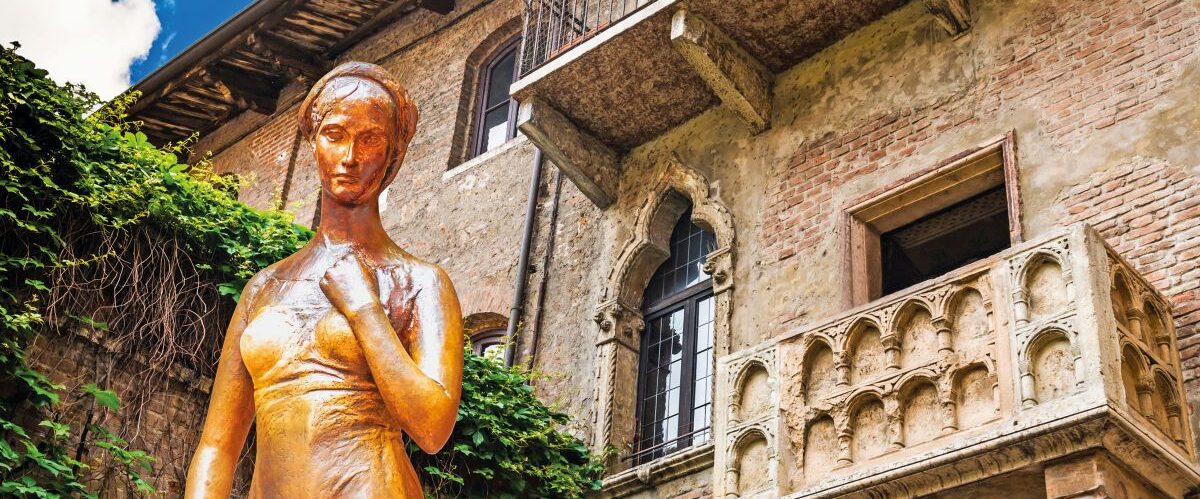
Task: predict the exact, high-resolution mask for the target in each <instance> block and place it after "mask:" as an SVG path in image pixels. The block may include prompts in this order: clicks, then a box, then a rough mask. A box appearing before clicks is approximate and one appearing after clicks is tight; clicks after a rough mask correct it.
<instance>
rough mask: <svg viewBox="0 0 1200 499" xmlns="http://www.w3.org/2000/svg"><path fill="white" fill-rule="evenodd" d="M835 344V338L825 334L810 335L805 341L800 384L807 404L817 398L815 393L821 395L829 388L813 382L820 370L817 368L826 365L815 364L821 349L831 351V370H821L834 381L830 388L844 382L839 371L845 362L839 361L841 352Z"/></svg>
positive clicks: (830, 380) (829, 379)
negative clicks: (834, 347)
mask: <svg viewBox="0 0 1200 499" xmlns="http://www.w3.org/2000/svg"><path fill="white" fill-rule="evenodd" d="M834 345H835V343H834V342H833V339H832V338H829V337H827V336H825V335H813V336H809V337H807V338H806V339H805V341H804V350H803V353H802V354H801V357H800V358H801V369H800V379H799V384H800V390H801V395H802V397H803V400H804V403H805V404H811V403H812V402H813V401H814V400H815V399H814V395H820V394H822V393H825V391H824V390H823V389H824V388H827V387H825V386H824V385H825V384H824V383H821V384H820V386H817V385H816V384H814V383H813V374H814V373H815V372H818V371H817V370H819V369H822V368H823V367H824V366H819V365H814V363H815V362H817V359H816V358H815V355H817V354H818V353H819V352H820V351H821V349H824V350H827V351H829V354H830V356H831V359H830V360H832V362H833V365H832V366H831V367H832V370H831V371H826V370H822V371H821V372H823V373H824V374H825V377H827V379H828V381H829V382H831V383H832V386H830V387H828V388H833V387H836V386H838V385H839V384H841V382H842V380H841V377H840V373H839V372H838V371H839V370H840V366H841V365H843V364H844V362H839V360H838V358H839V357H838V355H839V352H838V351H837V350H834V349H833V346H834Z"/></svg>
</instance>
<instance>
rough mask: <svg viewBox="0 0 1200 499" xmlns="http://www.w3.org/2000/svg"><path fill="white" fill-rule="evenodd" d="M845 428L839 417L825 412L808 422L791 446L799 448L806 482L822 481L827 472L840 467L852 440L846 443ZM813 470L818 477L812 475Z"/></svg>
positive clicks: (800, 463)
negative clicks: (836, 466)
mask: <svg viewBox="0 0 1200 499" xmlns="http://www.w3.org/2000/svg"><path fill="white" fill-rule="evenodd" d="M842 419H844V418H842ZM826 425H828V427H826ZM844 426H845V425H844V423H840V422H839V421H838V417H835V415H834V414H830V413H829V412H826V411H815V412H813V413H812V414H811V417H809V418H807V419H805V422H804V427H803V431H802V432H800V435H799V436H798V437H797V438H796V439H794V441H793V444H792V445H794V446H795V447H798V449H797V452H796V457H797V458H798V461H799V463H798V466H797V467H798V468H799V469H800V470H802V471H801V474H802V475H803V477H804V478H803V479H804V480H815V479H819V477H821V476H823V472H824V471H825V470H827V469H830V468H833V467H834V466H835V465H837V464H838V463H840V462H841V460H842V456H843V455H845V454H847V453H848V452H849V448H848V444H849V442H848V438H849V437H848V436H847V437H846V439H845V441H843V437H842V435H843V434H844V433H845V432H844V431H843V429H844ZM814 434H815V435H814ZM847 458H848V457H847ZM810 470H813V471H816V472H817V473H811V472H810Z"/></svg>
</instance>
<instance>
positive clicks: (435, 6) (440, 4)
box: [418, 0, 454, 14]
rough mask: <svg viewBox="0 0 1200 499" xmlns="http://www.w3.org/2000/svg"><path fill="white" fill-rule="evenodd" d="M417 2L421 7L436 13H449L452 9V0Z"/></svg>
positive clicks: (423, 0)
mask: <svg viewBox="0 0 1200 499" xmlns="http://www.w3.org/2000/svg"><path fill="white" fill-rule="evenodd" d="M418 3H419V4H420V5H421V7H422V8H424V9H427V10H431V11H434V12H437V13H438V14H449V13H450V11H452V10H454V0H419V1H418Z"/></svg>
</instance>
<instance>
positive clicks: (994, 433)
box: [713, 224, 1200, 498]
mask: <svg viewBox="0 0 1200 499" xmlns="http://www.w3.org/2000/svg"><path fill="white" fill-rule="evenodd" d="M717 383H718V385H717V386H720V387H723V388H724V389H718V390H717V392H716V393H717V394H719V395H722V394H723V395H724V396H725V398H726V400H716V401H715V403H714V405H713V407H716V408H717V409H716V414H714V417H715V435H716V439H717V440H716V442H715V446H716V457H715V461H716V463H715V466H714V487H715V492H716V493H715V497H723V498H731V497H784V496H786V497H792V498H800V497H835V496H836V497H843V496H847V495H850V496H858V495H862V496H865V497H889V498H891V497H915V496H923V495H927V494H933V493H938V492H942V491H945V490H948V489H952V488H954V487H956V486H959V485H963V484H968V483H972V482H977V481H979V480H984V479H987V478H989V477H992V476H998V475H1001V474H1005V473H1010V472H1013V471H1017V470H1025V471H1026V472H1028V470H1030V469H1033V470H1038V469H1040V468H1039V467H1040V466H1042V465H1043V464H1044V463H1046V462H1048V461H1051V460H1054V459H1057V458H1060V457H1064V456H1068V455H1076V454H1077V453H1080V452H1085V451H1102V452H1107V453H1108V455H1109V456H1112V458H1113V459H1115V460H1117V461H1119V462H1120V463H1122V465H1123V466H1125V467H1128V469H1131V470H1133V471H1134V472H1136V473H1137V474H1140V475H1141V476H1142V477H1144V478H1145V479H1146V481H1148V482H1150V483H1151V484H1152V485H1153V486H1154V487H1157V488H1158V489H1159V490H1160V491H1161V492H1162V493H1166V494H1168V495H1170V496H1172V497H1181V496H1182V495H1183V494H1184V492H1185V491H1186V490H1187V489H1188V488H1189V487H1192V486H1194V485H1196V484H1197V483H1200V476H1198V475H1197V471H1196V467H1195V457H1196V455H1195V448H1194V444H1193V436H1192V429H1191V428H1190V426H1189V423H1188V417H1187V406H1186V404H1185V402H1184V401H1185V398H1184V391H1183V390H1184V388H1183V383H1182V374H1181V369H1180V360H1179V351H1178V347H1177V346H1176V337H1175V331H1174V326H1173V321H1172V315H1171V307H1170V304H1169V302H1168V301H1167V299H1166V298H1164V297H1163V295H1162V294H1161V293H1159V292H1158V291H1156V290H1155V289H1154V288H1153V287H1152V286H1151V285H1150V284H1149V283H1147V282H1146V280H1145V279H1143V278H1142V277H1141V276H1139V275H1138V274H1137V272H1136V271H1134V270H1133V268H1132V267H1131V266H1130V265H1129V264H1128V263H1127V262H1125V261H1124V260H1122V259H1121V257H1120V255H1118V254H1116V253H1115V252H1114V251H1113V250H1112V248H1110V247H1109V246H1107V245H1106V244H1105V243H1104V242H1103V240H1102V239H1101V238H1100V236H1099V235H1098V234H1097V233H1096V232H1095V231H1094V230H1092V229H1091V228H1089V227H1087V226H1085V225H1082V224H1081V225H1076V226H1072V227H1069V228H1067V229H1065V230H1063V231H1061V232H1059V233H1056V234H1052V235H1049V236H1046V237H1042V238H1039V239H1038V240H1036V241H1031V242H1027V243H1024V244H1021V245H1019V246H1016V247H1013V248H1011V249H1009V250H1007V251H1005V252H1003V253H1001V254H998V255H995V256H993V257H990V258H988V259H985V260H982V261H978V262H975V263H973V264H970V265H968V266H966V267H963V268H960V269H958V270H956V271H954V272H952V273H950V274H947V275H945V276H942V277H939V278H937V279H933V280H930V281H927V282H924V283H921V284H918V285H916V286H913V287H911V288H909V289H906V290H903V291H901V292H898V293H895V294H893V295H890V296H887V297H884V298H882V299H880V300H877V301H875V302H872V303H869V304H866V305H864V306H861V307H858V308H856V309H854V310H850V311H848V312H846V313H843V314H840V315H838V316H836V317H833V318H830V319H828V320H825V321H822V322H820V323H816V324H811V325H809V326H806V327H802V328H800V329H799V330H796V331H794V332H792V333H789V334H785V335H782V336H781V337H778V338H776V339H772V340H770V341H767V342H765V343H763V344H760V345H758V346H756V347H753V348H750V349H746V350H743V351H740V352H736V353H734V354H731V355H728V356H725V357H723V358H721V359H719V361H718V372H717ZM1036 473H1040V471H1038V472H1036ZM1039 479H1040V478H1039ZM1034 482H1036V483H1041V482H1038V481H1037V480H1035V481H1034ZM1016 492H1020V494H1018V495H1014V496H1013V497H1018V496H1019V497H1033V496H1034V495H1030V491H1028V490H1024V491H1021V490H1017V491H1016ZM1022 494H1024V495H1022ZM1039 496H1040V495H1039ZM938 497H942V496H938ZM946 497H951V496H946ZM954 497H957V496H954Z"/></svg>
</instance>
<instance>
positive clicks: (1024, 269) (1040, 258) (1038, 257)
mask: <svg viewBox="0 0 1200 499" xmlns="http://www.w3.org/2000/svg"><path fill="white" fill-rule="evenodd" d="M1047 261H1049V262H1053V263H1054V264H1055V265H1058V268H1059V269H1061V270H1062V272H1063V280H1064V281H1065V280H1067V279H1068V276H1069V274H1070V272H1071V271H1070V270H1069V267H1068V266H1067V264H1066V260H1065V259H1064V258H1063V257H1062V255H1059V254H1058V253H1055V252H1053V251H1049V250H1045V249H1039V250H1037V251H1034V252H1033V253H1030V254H1029V256H1027V257H1025V263H1024V264H1023V265H1021V270H1020V272H1018V273H1017V282H1019V283H1021V284H1022V285H1024V284H1025V280H1026V279H1028V278H1029V272H1030V271H1031V270H1033V269H1034V268H1036V267H1037V266H1038V264H1041V263H1044V262H1047Z"/></svg>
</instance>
